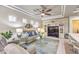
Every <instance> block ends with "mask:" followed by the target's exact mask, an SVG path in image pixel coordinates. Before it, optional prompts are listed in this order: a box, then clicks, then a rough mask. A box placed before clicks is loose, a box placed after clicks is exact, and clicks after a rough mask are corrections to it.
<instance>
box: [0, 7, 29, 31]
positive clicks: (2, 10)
mask: <svg viewBox="0 0 79 59" xmlns="http://www.w3.org/2000/svg"><path fill="white" fill-rule="evenodd" d="M9 15H13V16H15V17H16V18H17V23H20V24H22V19H23V18H26V19H27V20H29V18H28V16H26V15H25V14H23V13H20V12H18V11H15V10H12V9H9V8H7V7H4V6H0V32H3V31H7V30H12V31H15V28H14V27H11V26H12V25H8V23H9V21H8V20H9V19H8V16H9Z"/></svg>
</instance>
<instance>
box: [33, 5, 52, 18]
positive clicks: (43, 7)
mask: <svg viewBox="0 0 79 59" xmlns="http://www.w3.org/2000/svg"><path fill="white" fill-rule="evenodd" d="M40 6H41V8H42V9H35V10H34V11H35V12H40V14H36V15H41V17H43V16H45V15H48V16H51V14H50V13H49V12H51V11H52V9H48V8H47V7H46V6H45V5H40Z"/></svg>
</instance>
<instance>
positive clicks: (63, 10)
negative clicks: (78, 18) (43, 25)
mask: <svg viewBox="0 0 79 59" xmlns="http://www.w3.org/2000/svg"><path fill="white" fill-rule="evenodd" d="M44 6H45V7H46V8H47V9H52V11H51V12H49V13H51V16H47V15H46V16H44V17H43V19H51V18H60V17H68V16H73V15H79V13H73V11H75V10H76V9H77V8H79V6H78V5H66V6H64V5H44ZM14 7H16V8H19V9H21V10H23V11H24V12H25V13H26V14H28V15H30V16H31V17H34V18H35V19H41V15H40V13H39V12H38V11H36V12H35V11H34V10H36V9H40V10H42V8H41V6H40V5H15V6H14Z"/></svg>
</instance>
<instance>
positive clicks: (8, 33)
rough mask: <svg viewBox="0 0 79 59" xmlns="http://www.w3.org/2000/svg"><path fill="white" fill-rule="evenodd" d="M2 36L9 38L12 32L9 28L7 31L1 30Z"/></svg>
mask: <svg viewBox="0 0 79 59" xmlns="http://www.w3.org/2000/svg"><path fill="white" fill-rule="evenodd" d="M0 34H1V35H2V36H4V37H5V38H6V39H9V38H11V36H12V32H11V31H10V30H9V31H7V32H2V33H0Z"/></svg>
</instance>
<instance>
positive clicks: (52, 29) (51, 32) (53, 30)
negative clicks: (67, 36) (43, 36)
mask: <svg viewBox="0 0 79 59" xmlns="http://www.w3.org/2000/svg"><path fill="white" fill-rule="evenodd" d="M48 36H52V37H57V38H58V37H59V26H48Z"/></svg>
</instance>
